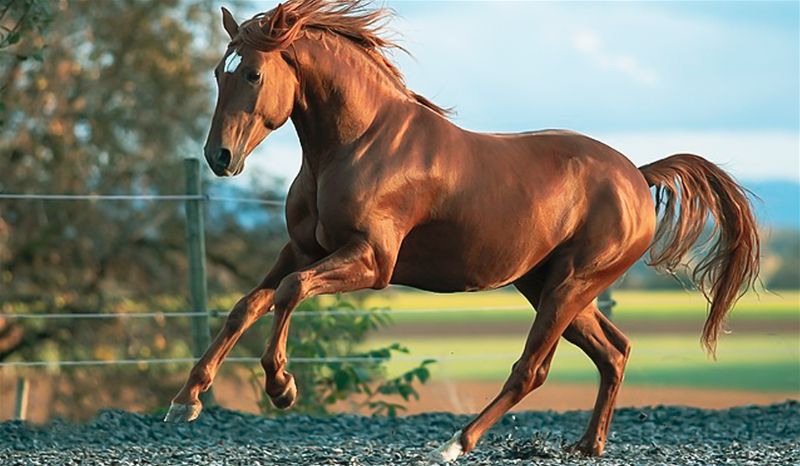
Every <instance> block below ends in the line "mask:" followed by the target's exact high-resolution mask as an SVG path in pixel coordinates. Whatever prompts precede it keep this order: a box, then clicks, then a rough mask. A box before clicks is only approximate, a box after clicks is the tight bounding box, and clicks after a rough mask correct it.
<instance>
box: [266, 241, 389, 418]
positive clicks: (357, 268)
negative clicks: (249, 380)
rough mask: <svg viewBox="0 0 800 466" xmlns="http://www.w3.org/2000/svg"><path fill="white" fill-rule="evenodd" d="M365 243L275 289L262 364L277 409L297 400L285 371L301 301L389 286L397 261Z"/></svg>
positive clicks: (290, 277) (357, 243) (345, 249)
mask: <svg viewBox="0 0 800 466" xmlns="http://www.w3.org/2000/svg"><path fill="white" fill-rule="evenodd" d="M390 256H392V255H390V254H383V253H381V252H380V251H377V250H376V248H374V247H373V246H371V245H370V244H369V243H367V242H366V241H364V240H360V239H359V240H353V241H351V242H350V243H348V244H347V245H346V246H344V247H343V248H341V249H339V250H337V251H336V252H334V253H333V254H331V255H329V256H328V257H326V258H324V259H322V260H320V261H319V262H316V263H315V264H313V265H311V266H309V267H307V268H305V269H302V270H300V271H298V272H294V273H291V274H289V275H287V276H286V278H284V279H283V280H282V281H281V283H280V285H279V286H278V289H277V290H275V297H274V306H275V318H274V320H273V324H272V337H271V338H270V341H269V344H268V346H267V349H266V351H265V352H264V356H263V357H262V358H261V365H262V366H263V367H264V373H265V376H266V383H265V389H266V392H267V394H268V395H269V396H270V398H271V399H272V404H273V405H274V406H275V407H276V408H280V409H288V408H289V407H291V406H292V405H293V404H294V401H295V399H296V398H297V386H296V385H295V382H294V377H293V376H292V374H290V373H289V372H287V371H286V362H287V359H286V338H287V335H288V333H289V319H290V318H291V312H292V310H293V309H294V308H295V306H297V304H299V303H300V302H301V301H302V300H304V299H306V298H309V297H312V296H317V295H322V294H330V293H341V292H347V291H355V290H359V289H364V288H383V287H385V286H386V285H388V283H389V279H390V278H391V270H392V269H393V265H394V260H392V259H390Z"/></svg>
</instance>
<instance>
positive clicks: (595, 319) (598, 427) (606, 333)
mask: <svg viewBox="0 0 800 466" xmlns="http://www.w3.org/2000/svg"><path fill="white" fill-rule="evenodd" d="M564 338H566V339H567V340H568V341H570V342H571V343H573V344H574V345H575V346H578V347H579V348H580V349H582V350H583V352H584V353H586V355H587V356H589V358H590V359H591V360H592V362H594V364H595V366H597V370H598V371H599V372H600V389H599V391H598V393H597V401H596V402H595V406H594V412H593V413H592V419H591V421H589V427H588V428H587V429H586V433H585V434H584V435H583V437H581V439H580V440H579V441H578V442H577V443H575V444H573V445H572V446H570V449H571V450H574V451H579V452H581V453H583V454H585V455H591V456H598V455H601V454H602V453H603V449H604V448H605V443H606V440H607V438H608V430H609V427H610V426H611V417H612V416H613V414H614V404H615V401H616V398H617V392H618V391H619V387H620V385H622V378H623V373H624V371H625V363H626V362H627V360H628V354H629V352H630V343H629V342H628V339H627V338H626V337H625V335H623V334H622V332H620V331H619V330H618V329H617V328H616V327H614V325H613V324H612V323H611V322H610V321H609V320H608V319H607V318H606V317H605V316H604V315H603V314H602V313H601V312H600V311H599V310H598V309H597V306H596V305H595V304H594V303H592V304H591V305H590V306H589V307H587V308H586V309H584V310H583V312H581V313H580V314H579V315H578V317H576V318H575V320H574V321H572V323H571V324H570V325H569V327H567V330H566V331H564Z"/></svg>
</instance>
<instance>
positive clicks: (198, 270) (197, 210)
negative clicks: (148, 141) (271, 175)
mask: <svg viewBox="0 0 800 466" xmlns="http://www.w3.org/2000/svg"><path fill="white" fill-rule="evenodd" d="M184 164H185V165H184V166H185V168H186V194H187V195H189V196H200V195H202V194H203V186H202V178H201V177H200V161H199V160H198V159H196V158H186V159H184ZM203 208H204V200H203V199H188V200H187V201H186V242H187V246H188V255H189V290H190V292H191V295H192V310H193V311H194V312H200V313H202V315H198V316H193V317H192V318H191V323H192V354H193V355H194V357H195V358H199V357H201V356H202V355H203V352H204V351H205V350H206V348H208V346H209V344H210V343H211V333H210V328H209V324H208V306H207V301H208V291H207V288H206V235H205V224H204V221H203V220H204V219H203ZM200 401H202V402H203V404H205V405H209V404H213V403H214V395H213V394H212V392H211V390H210V389H209V390H208V391H207V392H204V393H201V394H200Z"/></svg>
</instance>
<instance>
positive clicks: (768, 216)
mask: <svg viewBox="0 0 800 466" xmlns="http://www.w3.org/2000/svg"><path fill="white" fill-rule="evenodd" d="M743 184H744V185H745V186H746V187H747V189H749V190H750V191H752V192H753V193H754V194H755V195H757V196H758V197H759V198H760V200H759V199H754V200H753V205H754V207H755V209H756V216H757V218H758V223H759V224H761V225H764V226H769V227H772V228H781V229H795V230H797V229H800V183H798V182H796V181H778V180H773V181H750V182H748V181H745V182H743Z"/></svg>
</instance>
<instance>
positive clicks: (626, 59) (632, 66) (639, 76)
mask: <svg viewBox="0 0 800 466" xmlns="http://www.w3.org/2000/svg"><path fill="white" fill-rule="evenodd" d="M572 46H573V47H574V48H575V50H577V51H579V52H581V53H582V54H584V55H586V56H587V57H589V58H590V59H591V60H592V61H593V62H594V63H595V64H597V65H599V66H600V67H601V68H604V69H607V70H615V71H619V72H621V73H622V74H624V75H627V76H628V77H629V78H631V79H633V80H634V81H636V82H638V83H641V84H644V85H647V86H655V85H656V84H658V81H659V77H658V74H657V73H656V72H655V71H654V70H653V69H652V68H649V67H647V66H644V65H642V64H641V63H640V62H639V60H637V59H636V58H635V57H633V56H631V55H626V54H619V53H614V52H611V51H608V50H606V49H605V47H604V46H603V41H602V40H601V39H600V37H599V36H598V35H597V34H596V33H595V32H593V31H588V30H584V31H576V32H575V33H573V35H572Z"/></svg>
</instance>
